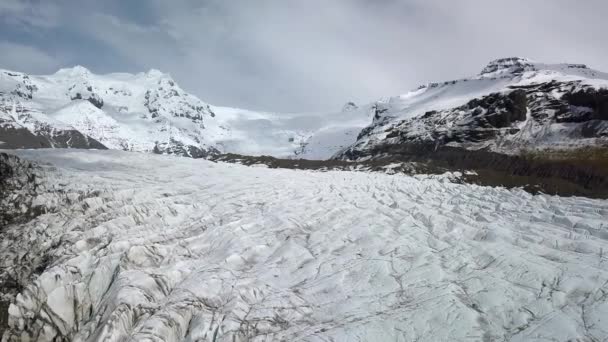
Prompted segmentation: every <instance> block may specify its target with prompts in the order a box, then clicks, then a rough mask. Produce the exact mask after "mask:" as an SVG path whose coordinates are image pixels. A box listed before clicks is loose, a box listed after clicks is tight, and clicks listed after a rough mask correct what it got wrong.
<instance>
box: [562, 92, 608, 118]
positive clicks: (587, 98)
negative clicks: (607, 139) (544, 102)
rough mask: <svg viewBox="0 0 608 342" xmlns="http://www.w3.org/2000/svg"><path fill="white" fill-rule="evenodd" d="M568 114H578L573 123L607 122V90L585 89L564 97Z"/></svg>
mask: <svg viewBox="0 0 608 342" xmlns="http://www.w3.org/2000/svg"><path fill="white" fill-rule="evenodd" d="M564 100H565V101H566V102H567V103H568V104H569V105H570V106H571V108H570V111H569V112H570V113H575V114H579V115H578V116H577V117H576V118H575V120H574V122H584V121H588V120H594V119H595V120H608V89H593V88H586V89H581V90H579V91H576V92H572V93H567V94H565V95H564Z"/></svg>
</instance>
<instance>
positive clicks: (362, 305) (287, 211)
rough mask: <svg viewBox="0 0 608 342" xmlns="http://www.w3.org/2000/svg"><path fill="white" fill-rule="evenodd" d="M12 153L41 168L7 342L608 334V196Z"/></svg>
mask: <svg viewBox="0 0 608 342" xmlns="http://www.w3.org/2000/svg"><path fill="white" fill-rule="evenodd" d="M11 153H16V154H17V155H19V156H21V157H22V158H25V159H28V160H33V161H36V162H38V163H40V164H41V165H43V177H42V179H40V180H39V181H40V182H41V185H40V186H39V188H38V192H39V193H40V195H39V197H38V198H37V199H36V200H35V202H36V203H38V204H40V205H42V206H44V207H46V208H47V210H48V213H46V214H43V215H41V216H39V217H37V218H36V219H35V220H33V221H31V222H29V223H27V224H22V225H17V226H11V227H8V228H7V230H6V231H5V232H4V233H3V237H2V240H1V242H0V243H1V246H0V247H1V248H0V274H2V275H3V276H7V275H8V274H16V275H17V277H22V279H27V276H28V274H25V273H28V272H29V271H28V270H29V269H35V268H37V269H41V270H43V271H42V273H41V274H40V275H38V276H33V278H32V280H31V281H27V286H26V287H25V288H23V290H22V291H21V293H20V294H19V295H18V296H17V298H16V300H15V303H14V304H13V305H11V307H10V310H9V313H10V325H11V330H10V331H9V332H8V333H7V336H8V337H9V340H16V341H17V340H26V336H30V337H31V338H33V339H38V340H51V339H52V338H54V337H55V336H58V335H61V336H65V337H66V338H67V339H68V340H74V341H102V340H103V341H125V340H138V341H139V340H146V341H181V340H183V341H245V340H250V341H268V340H284V341H328V340H333V341H357V340H360V341H470V340H476V341H496V340H505V341H547V340H556V341H566V340H580V341H601V340H604V339H605V338H606V337H607V336H608V260H607V256H606V251H608V224H607V223H606V222H608V202H607V201H600V200H591V199H585V198H559V197H551V196H544V195H541V196H532V195H530V194H528V193H525V192H523V191H519V190H514V191H509V190H505V189H497V188H484V187H478V186H471V185H459V184H452V183H449V182H447V180H446V178H445V177H427V176H418V177H415V178H413V177H407V176H403V175H393V176H389V175H383V174H367V173H354V172H325V173H322V172H306V171H295V170H279V169H276V170H275V169H265V168H247V167H244V166H240V165H232V164H222V163H212V162H209V161H205V160H193V159H188V158H177V157H170V156H157V155H150V154H142V153H127V152H120V151H90V152H85V151H79V150H37V151H25V150H22V151H17V152H11ZM41 260H42V261H41ZM41 262H42V263H43V266H42V267H41V266H40V265H39V264H40V263H41ZM44 266H46V267H44ZM0 279H1V278H0Z"/></svg>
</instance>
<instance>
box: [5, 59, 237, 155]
mask: <svg viewBox="0 0 608 342" xmlns="http://www.w3.org/2000/svg"><path fill="white" fill-rule="evenodd" d="M0 103H1V106H2V107H1V108H2V109H1V110H0V120H2V121H1V123H0V124H1V125H2V127H3V128H4V129H7V128H11V129H15V128H17V129H24V128H25V129H27V130H28V131H29V132H30V133H32V134H33V135H41V134H42V133H41V131H42V130H41V127H52V128H53V129H54V132H53V133H51V135H53V134H60V133H61V132H65V131H69V130H77V131H79V132H80V133H81V134H83V135H85V136H87V137H90V138H92V139H94V140H95V141H98V142H99V143H101V144H103V146H105V147H107V148H110V149H121V150H132V151H153V150H157V151H167V152H171V151H174V152H181V154H185V155H189V156H193V157H198V156H203V155H205V154H206V153H208V152H210V151H214V150H215V148H216V147H215V140H218V139H220V138H221V136H222V135H224V134H226V131H227V129H225V128H223V127H221V126H220V125H219V124H218V123H217V122H215V121H214V120H213V117H214V116H215V114H214V113H213V111H212V110H211V108H210V107H209V105H208V104H206V103H204V102H202V101H200V100H199V99H197V98H196V97H194V96H192V95H190V94H188V93H186V92H185V91H183V90H182V89H181V88H180V87H179V86H178V85H177V84H176V83H175V82H174V81H173V80H172V79H171V77H170V76H168V75H165V74H162V73H160V72H159V71H155V70H151V71H149V72H147V73H140V74H137V75H131V74H110V75H103V76H100V75H95V74H92V73H91V72H90V71H88V70H87V69H85V68H83V67H80V66H78V67H74V68H71V69H62V70H59V71H58V72H57V73H55V74H53V75H48V76H31V75H26V74H23V73H16V72H11V71H0ZM58 132H59V133H58ZM0 137H2V135H0ZM0 140H2V139H1V138H0ZM25 147H31V146H27V145H26V146H25ZM70 147H98V146H95V145H93V146H82V145H81V144H72V145H70Z"/></svg>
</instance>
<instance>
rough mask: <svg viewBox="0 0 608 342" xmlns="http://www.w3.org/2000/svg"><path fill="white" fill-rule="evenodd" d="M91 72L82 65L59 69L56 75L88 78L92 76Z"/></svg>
mask: <svg viewBox="0 0 608 342" xmlns="http://www.w3.org/2000/svg"><path fill="white" fill-rule="evenodd" d="M90 74H91V71H90V70H89V69H87V68H85V67H83V66H82V65H75V66H73V67H71V68H62V69H59V70H58V71H57V72H56V73H55V75H70V76H87V75H90Z"/></svg>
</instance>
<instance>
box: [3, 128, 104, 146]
mask: <svg viewBox="0 0 608 342" xmlns="http://www.w3.org/2000/svg"><path fill="white" fill-rule="evenodd" d="M0 123H1V122H0ZM0 142H1V143H0V148H2V149H20V148H82V149H99V150H106V149H107V147H105V146H104V145H103V144H102V143H100V142H99V141H97V140H95V139H93V138H91V137H89V136H86V135H84V134H82V133H80V132H79V131H77V130H61V131H59V130H53V129H51V128H41V129H40V130H38V131H37V134H34V133H32V132H30V131H29V130H28V129H26V128H21V127H15V126H12V125H0Z"/></svg>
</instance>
